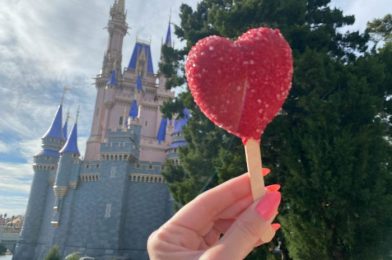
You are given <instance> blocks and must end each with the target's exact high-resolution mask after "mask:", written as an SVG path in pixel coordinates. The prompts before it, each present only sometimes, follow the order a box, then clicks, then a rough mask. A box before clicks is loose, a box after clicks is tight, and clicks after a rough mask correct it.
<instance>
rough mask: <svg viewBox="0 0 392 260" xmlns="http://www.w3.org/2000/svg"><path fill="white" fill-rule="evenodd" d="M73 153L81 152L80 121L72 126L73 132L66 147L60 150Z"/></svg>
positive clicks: (61, 152)
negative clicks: (79, 139) (79, 147)
mask: <svg viewBox="0 0 392 260" xmlns="http://www.w3.org/2000/svg"><path fill="white" fill-rule="evenodd" d="M64 153H73V154H78V155H79V154H80V153H79V149H78V123H75V124H74V125H73V127H72V130H71V133H70V135H69V137H68V140H67V142H66V143H65V145H64V147H63V148H62V149H61V150H60V154H64Z"/></svg>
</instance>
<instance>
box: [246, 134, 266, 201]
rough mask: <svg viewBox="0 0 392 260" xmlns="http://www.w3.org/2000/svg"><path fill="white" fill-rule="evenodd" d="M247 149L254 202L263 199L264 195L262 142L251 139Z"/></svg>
mask: <svg viewBox="0 0 392 260" xmlns="http://www.w3.org/2000/svg"><path fill="white" fill-rule="evenodd" d="M244 147H245V155H246V165H247V167H248V174H249V178H250V186H251V189H252V196H253V200H254V201H255V200H257V199H259V198H261V197H262V196H263V195H264V193H265V190H264V178H263V174H262V164H261V152H260V142H259V141H256V140H255V139H249V140H248V141H247V142H246V144H245V145H244Z"/></svg>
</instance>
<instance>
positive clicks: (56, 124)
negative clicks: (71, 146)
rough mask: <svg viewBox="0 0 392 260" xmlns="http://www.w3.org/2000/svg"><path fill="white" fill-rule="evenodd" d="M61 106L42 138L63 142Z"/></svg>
mask: <svg viewBox="0 0 392 260" xmlns="http://www.w3.org/2000/svg"><path fill="white" fill-rule="evenodd" d="M62 117H63V106H62V105H60V106H59V107H58V109H57V112H56V115H55V117H54V119H53V121H52V124H51V125H50V127H49V129H48V131H46V133H45V134H44V136H43V137H42V138H46V137H51V138H55V139H60V140H64V139H65V136H64V135H63V123H62Z"/></svg>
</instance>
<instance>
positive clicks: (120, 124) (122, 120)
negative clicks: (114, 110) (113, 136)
mask: <svg viewBox="0 0 392 260" xmlns="http://www.w3.org/2000/svg"><path fill="white" fill-rule="evenodd" d="M118 124H119V126H122V125H123V124H124V118H123V117H122V116H120V119H119V120H118Z"/></svg>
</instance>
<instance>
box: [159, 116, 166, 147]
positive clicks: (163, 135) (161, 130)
mask: <svg viewBox="0 0 392 260" xmlns="http://www.w3.org/2000/svg"><path fill="white" fill-rule="evenodd" d="M166 126H167V118H164V117H163V118H162V119H161V124H160V126H159V130H158V134H157V140H158V143H162V142H163V141H165V139H166Z"/></svg>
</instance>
